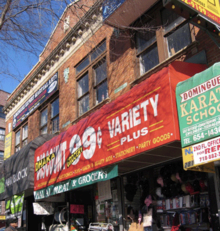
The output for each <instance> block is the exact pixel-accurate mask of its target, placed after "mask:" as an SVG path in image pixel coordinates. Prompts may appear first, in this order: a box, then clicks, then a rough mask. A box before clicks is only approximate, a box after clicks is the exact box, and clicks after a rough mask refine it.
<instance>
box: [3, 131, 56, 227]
mask: <svg viewBox="0 0 220 231" xmlns="http://www.w3.org/2000/svg"><path fill="white" fill-rule="evenodd" d="M52 137H53V136H52V135H41V136H39V137H38V138H36V139H35V140H33V141H32V142H30V143H29V144H28V145H26V146H25V147H24V148H22V149H21V150H20V151H18V152H17V153H15V154H14V155H13V156H11V157H10V158H8V159H7V160H5V161H4V163H3V168H4V181H3V183H4V186H3V187H4V192H3V193H1V194H0V200H5V208H6V209H5V218H6V223H7V221H9V220H10V219H14V218H17V219H18V224H19V230H39V229H38V227H37V226H38V223H40V222H38V220H37V217H35V218H34V220H33V208H32V203H33V201H34V198H33V188H34V152H35V150H36V148H37V147H39V146H40V145H42V144H44V143H45V142H46V141H47V140H49V139H51V138H52ZM6 225H7V224H6ZM30 227H31V228H30Z"/></svg>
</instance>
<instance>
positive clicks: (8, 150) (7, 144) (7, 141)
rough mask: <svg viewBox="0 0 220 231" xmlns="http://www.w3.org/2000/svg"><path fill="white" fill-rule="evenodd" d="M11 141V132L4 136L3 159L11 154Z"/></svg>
mask: <svg viewBox="0 0 220 231" xmlns="http://www.w3.org/2000/svg"><path fill="white" fill-rule="evenodd" d="M11 141H12V132H10V133H8V135H6V136H5V151H4V160H6V159H8V158H9V157H10V156H11Z"/></svg>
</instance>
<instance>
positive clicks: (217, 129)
mask: <svg viewBox="0 0 220 231" xmlns="http://www.w3.org/2000/svg"><path fill="white" fill-rule="evenodd" d="M176 100H177V109H178V117H179V126H180V135H181V144H182V147H186V146H189V145H192V144H195V143H198V142H201V141H204V140H208V139H211V138H213V137H216V136H219V135H220V63H216V64H214V65H213V66H212V67H210V68H208V69H207V70H205V71H203V72H201V73H198V74H196V75H194V76H193V77H192V78H190V79H187V80H186V81H183V82H180V83H179V84H178V85H177V88H176Z"/></svg>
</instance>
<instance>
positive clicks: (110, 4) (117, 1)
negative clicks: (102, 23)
mask: <svg viewBox="0 0 220 231" xmlns="http://www.w3.org/2000/svg"><path fill="white" fill-rule="evenodd" d="M124 1H125V0H104V2H103V3H102V16H103V20H105V19H106V18H108V17H109V16H110V15H111V14H112V13H113V12H114V11H115V10H116V9H117V8H118V7H120V6H121V4H122V3H123V2H124Z"/></svg>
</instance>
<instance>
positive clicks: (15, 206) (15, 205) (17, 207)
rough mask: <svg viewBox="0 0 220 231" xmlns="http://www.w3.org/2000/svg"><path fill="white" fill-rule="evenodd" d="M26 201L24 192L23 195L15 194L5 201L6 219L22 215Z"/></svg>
mask: <svg viewBox="0 0 220 231" xmlns="http://www.w3.org/2000/svg"><path fill="white" fill-rule="evenodd" d="M23 203H24V192H23V193H22V194H21V195H14V196H13V197H12V198H10V199H8V200H6V201H5V214H6V219H12V218H18V217H19V216H21V215H22V209H23Z"/></svg>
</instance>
